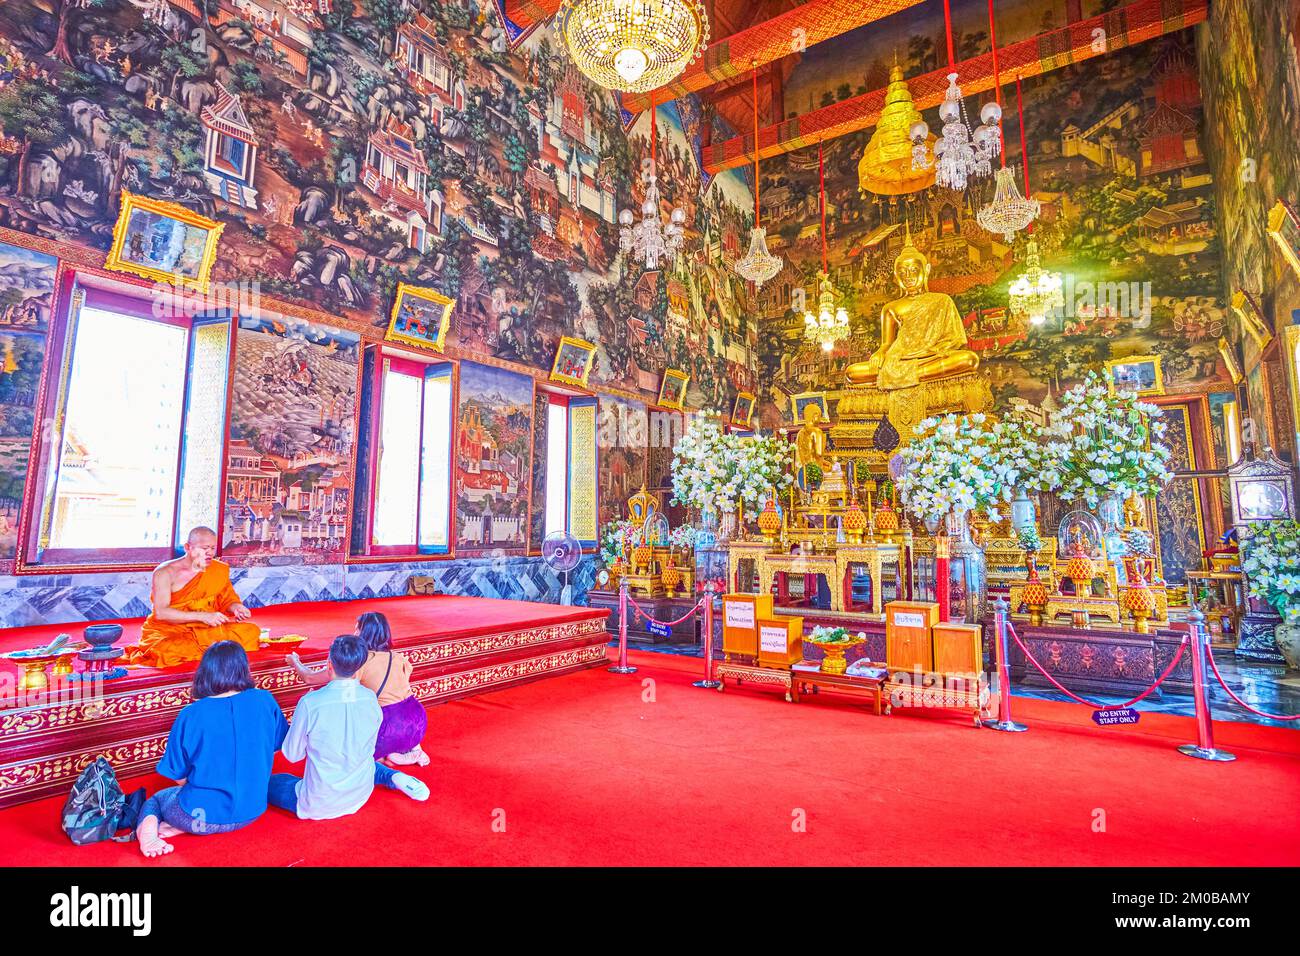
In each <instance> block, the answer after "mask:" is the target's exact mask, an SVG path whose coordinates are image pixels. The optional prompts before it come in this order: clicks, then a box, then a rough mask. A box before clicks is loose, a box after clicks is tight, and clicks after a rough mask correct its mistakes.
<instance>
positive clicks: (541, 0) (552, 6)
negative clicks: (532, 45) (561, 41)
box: [505, 0, 560, 30]
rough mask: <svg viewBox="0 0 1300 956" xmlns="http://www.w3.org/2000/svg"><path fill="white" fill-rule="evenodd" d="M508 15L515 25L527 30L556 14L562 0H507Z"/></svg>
mask: <svg viewBox="0 0 1300 956" xmlns="http://www.w3.org/2000/svg"><path fill="white" fill-rule="evenodd" d="M505 7H506V16H507V17H509V18H510V22H511V23H513V24H515V26H517V27H519V28H521V29H524V30H527V29H528V28H529V27H532V26H536V25H537V24H539V23H541V22H542V21H543V20H546V19H547V18H549V17H551V16H554V15H555V11H556V10H558V9H560V0H505Z"/></svg>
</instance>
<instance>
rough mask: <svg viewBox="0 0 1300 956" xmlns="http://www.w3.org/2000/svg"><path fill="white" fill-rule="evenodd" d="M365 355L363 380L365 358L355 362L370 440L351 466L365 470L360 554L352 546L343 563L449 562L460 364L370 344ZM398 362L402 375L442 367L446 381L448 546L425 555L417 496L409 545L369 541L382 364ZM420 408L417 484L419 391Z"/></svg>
mask: <svg viewBox="0 0 1300 956" xmlns="http://www.w3.org/2000/svg"><path fill="white" fill-rule="evenodd" d="M367 350H368V351H369V350H373V355H374V368H373V369H372V370H371V374H370V380H369V381H366V369H365V364H366V363H365V359H364V357H363V359H362V361H361V362H360V363H359V366H360V367H359V368H358V370H357V375H358V378H359V379H360V386H361V388H362V389H369V390H370V401H369V407H370V415H369V418H368V420H367V421H366V422H364V423H361V422H360V416H358V421H359V424H364V425H365V427H366V441H367V442H369V444H370V448H369V449H368V452H367V455H366V460H365V461H364V463H363V461H362V459H361V456H360V455H358V456H357V460H356V467H357V469H358V471H359V470H360V469H361V468H362V467H363V466H364V468H365V471H366V478H367V485H366V500H365V502H364V503H362V502H359V501H358V500H357V499H356V497H355V495H354V497H353V502H352V506H353V508H354V509H356V508H364V510H363V511H362V512H361V513H362V514H363V515H364V522H365V523H364V529H363V530H364V545H363V548H364V550H363V551H361V552H356V551H354V550H353V548H352V546H351V544H349V546H348V549H347V557H346V559H345V563H347V564H368V563H377V562H400V561H448V560H451V559H453V558H455V557H456V470H455V469H456V435H457V428H458V426H459V424H460V415H459V407H458V406H459V400H460V363H459V362H458V361H456V360H455V359H451V358H448V357H447V356H445V355H433V354H430V355H424V354H416V353H413V352H408V351H406V350H404V349H397V348H393V347H391V346H389V345H385V344H380V343H372V344H371V345H369V346H368V349H367ZM393 363H397V367H398V370H399V372H401V371H403V370H405V369H409V370H411V371H407V372H405V374H414V370H415V369H419V370H420V372H419V374H420V376H421V378H426V376H427V372H426V370H427V369H429V368H430V367H431V366H445V367H446V368H447V375H448V377H449V379H450V382H451V395H450V401H451V408H450V410H449V415H448V429H449V434H450V436H451V439H450V443H449V447H448V449H447V546H446V549H445V550H438V551H427V550H421V546H420V543H419V537H420V511H419V507H420V506H419V494H418V492H417V495H416V513H415V529H416V530H415V536H416V540H415V543H414V544H410V545H405V544H398V545H391V544H389V545H383V544H375V543H374V528H375V504H376V502H377V500H378V498H377V491H378V485H379V459H380V451H381V448H380V445H379V442H380V437H381V434H382V433H381V430H380V429H381V426H382V420H383V419H382V416H383V394H384V393H383V379H384V372H385V369H386V365H387V366H388V367H391V366H392V365H393ZM420 405H421V408H420V436H421V448H420V458H421V473H420V480H421V482H423V479H424V470H423V457H424V448H423V436H424V402H423V393H422V394H421V403H420Z"/></svg>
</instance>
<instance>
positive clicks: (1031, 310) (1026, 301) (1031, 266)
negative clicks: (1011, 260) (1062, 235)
mask: <svg viewBox="0 0 1300 956" xmlns="http://www.w3.org/2000/svg"><path fill="white" fill-rule="evenodd" d="M1009 292H1010V300H1009V305H1010V307H1011V314H1012V315H1026V316H1028V317H1029V321H1030V323H1031V324H1033V325H1042V324H1043V322H1044V321H1046V319H1047V313H1048V312H1050V311H1052V310H1054V309H1059V308H1061V307H1062V306H1064V305H1065V295H1064V294H1063V293H1062V291H1061V274H1060V273H1059V272H1047V271H1045V270H1044V269H1043V268H1042V266H1041V264H1040V263H1039V260H1038V243H1036V242H1035V241H1034V240H1033V239H1030V240H1029V245H1028V246H1026V247H1025V271H1024V272H1022V273H1021V274H1020V275H1018V276H1017V277H1016V280H1015V281H1014V282H1012V283H1011V288H1010V290H1009Z"/></svg>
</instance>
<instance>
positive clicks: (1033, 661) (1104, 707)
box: [1007, 618, 1188, 710]
mask: <svg viewBox="0 0 1300 956" xmlns="http://www.w3.org/2000/svg"><path fill="white" fill-rule="evenodd" d="M1007 631H1008V633H1010V634H1011V637H1012V639H1013V640H1014V641H1015V642H1016V644H1017V645H1019V647H1020V650H1021V651H1023V652H1024V655H1025V657H1026V659H1028V661H1029V663H1031V664H1033V665H1034V666H1035V667H1036V668H1038V672H1039V673H1040V674H1042V675H1043V676H1044V677H1046V678H1047V680H1048V681H1049V682H1050V683H1051V684H1052V686H1053V687H1055V688H1056V689H1057V690H1059V691H1060V692H1061V693H1063V694H1065V696H1067V697H1069V698H1070V699H1071V700H1075V701H1078V702H1079V703H1080V704H1087V705H1088V706H1089V707H1092V708H1094V709H1096V710H1123V709H1124V708H1126V707H1132V706H1133V705H1134V704H1136V703H1138V702H1140V701H1142V700H1145V699H1146V697H1147V696H1149V695H1150V694H1151V693H1152V692H1153V691H1154V690H1155V689H1156V688H1157V687H1159V686H1160V685H1161V684H1163V683H1164V682H1165V678H1166V677H1168V676H1169V675H1170V674H1172V673H1173V672H1174V668H1175V667H1177V666H1178V662H1179V661H1180V660H1182V659H1183V651H1184V650H1185V649H1186V647H1187V641H1188V637H1187V636H1184V637H1183V639H1182V641H1181V642H1180V643H1179V644H1178V652H1177V653H1176V654H1174V659H1173V660H1172V661H1170V662H1169V666H1168V667H1166V668H1165V670H1164V673H1163V674H1161V675H1160V676H1159V677H1157V678H1156V682H1155V683H1154V684H1152V685H1151V686H1150V687H1148V688H1147V689H1146V690H1144V691H1143V692H1142V693H1140V694H1138V695H1137V696H1136V697H1134V698H1133V699H1132V700H1130V701H1126V702H1125V703H1123V704H1097V703H1094V702H1093V701H1090V700H1084V699H1083V698H1082V697H1080V696H1079V695H1078V694H1075V693H1073V692H1072V691H1071V690H1070V689H1069V688H1067V687H1065V686H1063V685H1062V684H1061V683H1060V681H1058V680H1057V679H1056V678H1055V677H1053V676H1052V675H1051V674H1049V673H1048V672H1047V671H1046V670H1045V669H1044V668H1043V665H1042V664H1040V663H1038V659H1037V658H1036V657H1034V655H1033V654H1032V653H1031V652H1030V650H1029V648H1027V647H1026V646H1025V642H1024V641H1022V640H1021V639H1020V635H1019V634H1017V633H1016V629H1015V627H1014V626H1012V624H1011V620H1010V618H1008V619H1007Z"/></svg>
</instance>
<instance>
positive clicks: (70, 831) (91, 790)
mask: <svg viewBox="0 0 1300 956" xmlns="http://www.w3.org/2000/svg"><path fill="white" fill-rule="evenodd" d="M143 806H144V787H141V788H140V789H139V790H136V791H135V792H134V793H132V794H131V795H130V796H129V797H128V796H126V795H125V794H124V793H123V792H122V786H121V784H119V783H118V782H117V774H116V773H114V772H113V765H112V764H111V763H109V762H108V760H107V759H106V758H104V757H96V758H95V760H94V762H93V763H92V764H90V765H89V766H88V767H86V769H85V770H83V771H81V775H80V776H78V777H77V782H76V783H74V784H73V785H72V793H70V794H68V800H67V802H66V803H64V805H63V819H62V825H63V832H64V833H66V834H67V835H68V839H70V840H71V841H72V842H73V843H74V844H76V845H77V846H85V845H86V844H87V843H99V842H100V841H101V840H113V841H115V842H117V843H126V842H128V841H130V840H133V839H135V826H136V823H137V822H138V821H139V817H140V809H141V807H143ZM128 827H129V828H130V832H128V833H126V834H124V835H123V836H117V835H116V834H117V831H118V830H122V829H126V828H128Z"/></svg>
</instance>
